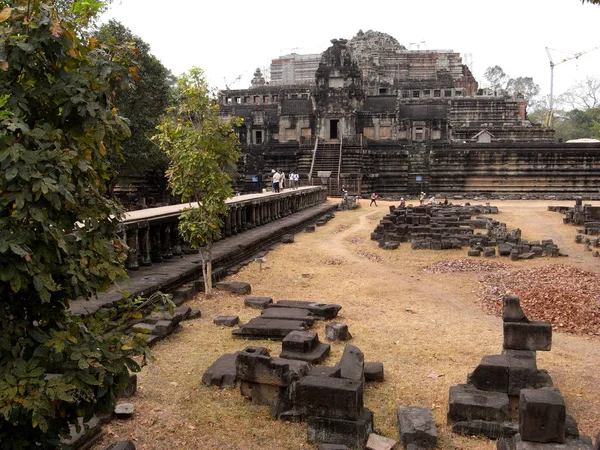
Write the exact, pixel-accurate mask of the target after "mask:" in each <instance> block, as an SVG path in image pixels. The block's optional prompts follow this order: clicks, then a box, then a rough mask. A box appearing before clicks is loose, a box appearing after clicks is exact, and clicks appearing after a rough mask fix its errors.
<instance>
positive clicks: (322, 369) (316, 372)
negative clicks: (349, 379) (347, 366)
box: [308, 364, 340, 378]
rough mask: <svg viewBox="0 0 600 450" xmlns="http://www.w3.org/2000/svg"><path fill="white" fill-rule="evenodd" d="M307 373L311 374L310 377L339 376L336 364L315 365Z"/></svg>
mask: <svg viewBox="0 0 600 450" xmlns="http://www.w3.org/2000/svg"><path fill="white" fill-rule="evenodd" d="M308 375H309V376H312V377H334V378H339V377H340V368H339V367H338V366H337V364H336V365H335V366H334V367H330V366H316V367H313V368H312V369H310V372H308Z"/></svg>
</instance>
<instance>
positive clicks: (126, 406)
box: [114, 403, 134, 419]
mask: <svg viewBox="0 0 600 450" xmlns="http://www.w3.org/2000/svg"><path fill="white" fill-rule="evenodd" d="M133 410H134V408H133V405H132V404H131V403H119V404H117V405H116V406H115V409H114V414H115V417H116V418H117V419H129V418H130V417H131V416H133Z"/></svg>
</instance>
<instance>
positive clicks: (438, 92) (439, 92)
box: [433, 89, 442, 97]
mask: <svg viewBox="0 0 600 450" xmlns="http://www.w3.org/2000/svg"><path fill="white" fill-rule="evenodd" d="M433 96H434V97H441V96H442V91H440V90H439V89H434V90H433Z"/></svg>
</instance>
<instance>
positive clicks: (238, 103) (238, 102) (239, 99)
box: [235, 97, 242, 105]
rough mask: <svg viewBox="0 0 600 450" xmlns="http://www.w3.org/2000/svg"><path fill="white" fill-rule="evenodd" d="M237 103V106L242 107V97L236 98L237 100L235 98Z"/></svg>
mask: <svg viewBox="0 0 600 450" xmlns="http://www.w3.org/2000/svg"><path fill="white" fill-rule="evenodd" d="M235 103H236V104H237V105H241V104H242V97H236V98H235Z"/></svg>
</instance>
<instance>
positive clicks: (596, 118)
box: [554, 108, 600, 141]
mask: <svg viewBox="0 0 600 450" xmlns="http://www.w3.org/2000/svg"><path fill="white" fill-rule="evenodd" d="M554 128H555V129H556V138H557V139H561V140H563V141H567V140H570V139H581V138H595V139H600V108H589V109H583V110H581V109H573V110H571V111H568V112H566V113H563V114H560V115H559V116H558V118H557V120H556V121H555V123H554Z"/></svg>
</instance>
